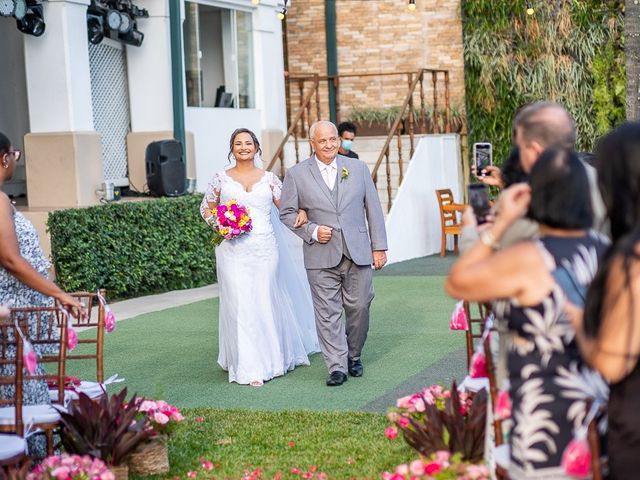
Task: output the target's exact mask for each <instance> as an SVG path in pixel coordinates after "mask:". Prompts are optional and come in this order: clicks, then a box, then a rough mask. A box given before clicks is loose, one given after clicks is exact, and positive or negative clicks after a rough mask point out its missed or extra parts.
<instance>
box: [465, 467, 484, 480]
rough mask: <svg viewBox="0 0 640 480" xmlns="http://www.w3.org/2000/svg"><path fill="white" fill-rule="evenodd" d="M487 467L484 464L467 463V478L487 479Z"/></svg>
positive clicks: (471, 479)
mask: <svg viewBox="0 0 640 480" xmlns="http://www.w3.org/2000/svg"><path fill="white" fill-rule="evenodd" d="M489 476H490V473H489V469H488V468H487V466H486V465H468V466H467V476H466V478H468V479H469V480H489Z"/></svg>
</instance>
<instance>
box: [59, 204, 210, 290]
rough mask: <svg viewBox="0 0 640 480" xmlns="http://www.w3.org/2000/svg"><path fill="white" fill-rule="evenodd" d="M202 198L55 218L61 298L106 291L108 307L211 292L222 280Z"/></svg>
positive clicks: (62, 214) (85, 210)
mask: <svg viewBox="0 0 640 480" xmlns="http://www.w3.org/2000/svg"><path fill="white" fill-rule="evenodd" d="M201 200H202V195H189V196H185V197H178V198H159V199H154V200H148V201H144V202H127V203H124V202H123V203H110V204H108V205H101V206H97V207H90V208H80V209H69V210H60V211H57V212H53V213H51V214H50V215H49V219H48V222H47V225H48V228H49V232H50V234H51V256H52V258H53V264H54V266H55V269H56V275H57V283H58V285H60V287H61V288H62V289H63V290H66V291H69V292H71V291H78V290H88V291H94V290H96V289H97V288H99V287H104V288H106V289H107V294H108V295H109V298H110V299H113V298H129V297H136V296H140V295H148V294H153V293H159V292H166V291H171V290H179V289H184V288H194V287H200V286H203V285H208V284H211V283H213V282H215V280H216V271H215V257H214V251H213V247H212V245H211V243H210V241H211V231H210V229H209V227H208V226H207V225H206V224H205V223H204V221H202V218H201V217H200V212H199V206H200V202H201Z"/></svg>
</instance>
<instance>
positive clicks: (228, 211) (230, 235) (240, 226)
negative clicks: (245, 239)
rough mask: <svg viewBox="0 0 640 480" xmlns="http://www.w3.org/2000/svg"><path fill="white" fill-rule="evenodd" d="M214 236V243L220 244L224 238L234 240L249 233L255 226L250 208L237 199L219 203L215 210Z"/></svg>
mask: <svg viewBox="0 0 640 480" xmlns="http://www.w3.org/2000/svg"><path fill="white" fill-rule="evenodd" d="M213 214H214V215H213V224H212V226H213V228H214V238H213V240H212V243H213V244H214V245H216V246H217V245H220V244H221V243H222V241H223V240H232V239H234V238H236V237H239V236H240V235H243V234H245V233H249V232H250V231H251V229H252V228H253V225H252V223H251V217H250V216H249V209H248V208H247V207H245V206H243V205H240V204H239V203H238V202H236V201H235V200H231V201H229V202H227V203H222V204H220V205H218V206H217V207H216V209H215V211H214V212H213Z"/></svg>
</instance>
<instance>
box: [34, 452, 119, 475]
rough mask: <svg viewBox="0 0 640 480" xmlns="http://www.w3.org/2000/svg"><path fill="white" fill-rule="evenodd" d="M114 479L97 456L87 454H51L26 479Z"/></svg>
mask: <svg viewBox="0 0 640 480" xmlns="http://www.w3.org/2000/svg"><path fill="white" fill-rule="evenodd" d="M76 479H77V480H115V476H114V475H113V473H112V472H111V470H109V469H108V468H107V466H106V465H105V463H104V462H103V461H102V460H100V459H99V458H93V457H90V456H89V455H84V456H80V455H68V454H66V453H64V454H62V455H52V456H51V457H47V458H45V459H44V460H43V462H42V463H41V464H40V465H38V466H37V467H36V468H34V469H33V470H32V471H31V473H29V475H27V480H76Z"/></svg>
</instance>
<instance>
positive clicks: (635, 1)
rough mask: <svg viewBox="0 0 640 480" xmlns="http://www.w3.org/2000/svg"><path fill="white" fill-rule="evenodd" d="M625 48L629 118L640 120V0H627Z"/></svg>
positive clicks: (625, 10)
mask: <svg viewBox="0 0 640 480" xmlns="http://www.w3.org/2000/svg"><path fill="white" fill-rule="evenodd" d="M624 50H625V52H624V53H625V67H626V71H627V95H626V96H627V102H626V106H627V119H628V120H640V1H639V0H625V9H624Z"/></svg>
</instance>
